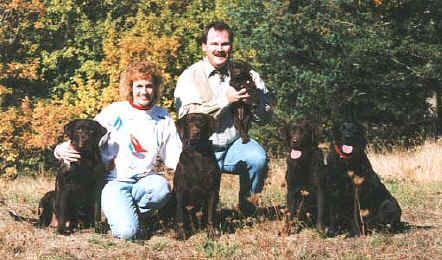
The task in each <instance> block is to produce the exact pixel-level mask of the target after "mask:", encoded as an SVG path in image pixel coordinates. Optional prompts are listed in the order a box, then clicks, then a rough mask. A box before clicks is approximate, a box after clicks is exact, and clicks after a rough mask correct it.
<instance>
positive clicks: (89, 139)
mask: <svg viewBox="0 0 442 260" xmlns="http://www.w3.org/2000/svg"><path fill="white" fill-rule="evenodd" d="M106 132H107V130H106V128H104V127H102V126H101V125H100V124H99V123H98V122H96V121H94V120H90V119H75V120H73V121H71V122H69V123H68V124H66V125H65V126H64V133H65V134H66V135H67V136H68V137H69V139H70V140H71V144H72V146H74V148H75V149H76V150H77V151H79V152H85V151H94V150H95V149H97V148H98V142H99V141H100V139H101V137H102V136H103V135H104V134H106Z"/></svg>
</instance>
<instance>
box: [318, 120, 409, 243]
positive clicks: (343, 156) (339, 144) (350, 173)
mask: <svg viewBox="0 0 442 260" xmlns="http://www.w3.org/2000/svg"><path fill="white" fill-rule="evenodd" d="M333 138H334V146H333V147H331V152H330V154H329V156H328V167H329V173H328V176H329V181H328V182H327V184H328V185H327V186H328V192H327V193H328V196H329V197H330V198H331V203H330V207H331V215H330V222H331V223H330V227H331V231H332V232H336V231H337V229H338V227H341V228H343V229H349V231H350V234H351V235H353V236H354V235H356V236H358V235H361V234H365V233H366V232H367V228H369V227H376V226H379V225H385V226H387V227H395V226H397V225H398V224H400V219H401V208H400V206H399V203H398V202H397V200H396V199H395V198H394V197H393V196H392V195H391V193H390V192H389V191H388V190H387V188H386V187H385V185H384V184H383V183H382V182H381V180H380V178H379V176H378V175H377V174H376V173H375V172H374V170H373V168H372V167H371V164H370V161H369V160H368V157H367V155H366V153H365V146H366V144H367V141H366V140H365V138H364V134H363V127H362V126H361V125H360V124H358V123H356V122H343V123H340V124H336V126H335V129H334V134H333ZM348 223H349V224H350V225H348Z"/></svg>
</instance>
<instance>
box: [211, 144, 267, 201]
mask: <svg viewBox="0 0 442 260" xmlns="http://www.w3.org/2000/svg"><path fill="white" fill-rule="evenodd" d="M215 157H216V159H217V160H218V165H219V167H220V169H221V172H228V173H237V172H236V165H237V164H238V162H240V161H243V162H245V163H246V164H247V168H248V170H249V172H248V175H243V176H240V178H239V179H240V192H239V193H240V194H239V196H240V199H242V198H245V197H248V196H250V192H252V193H259V192H261V191H262V188H263V186H264V180H265V178H266V177H267V171H268V161H269V160H268V157H267V154H266V151H265V150H264V148H262V146H261V145H260V144H258V142H256V141H255V140H253V139H250V141H249V142H248V143H246V144H243V143H242V140H241V138H238V139H237V140H236V141H235V142H233V144H231V145H230V146H229V147H228V148H227V149H226V150H221V151H215Z"/></svg>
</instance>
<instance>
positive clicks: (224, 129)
mask: <svg viewBox="0 0 442 260" xmlns="http://www.w3.org/2000/svg"><path fill="white" fill-rule="evenodd" d="M232 44H233V32H232V30H231V29H230V27H229V26H228V25H227V24H225V23H224V22H213V23H211V24H209V25H208V26H206V28H205V30H204V34H203V37H202V49H203V52H204V53H205V58H204V59H203V60H201V61H199V62H197V63H195V64H193V65H192V66H190V67H189V68H187V69H186V70H185V71H184V72H183V73H182V74H181V75H180V77H179V78H178V82H177V87H176V89H175V93H174V96H175V103H176V107H177V112H178V117H180V118H181V117H182V116H184V115H185V114H188V113H192V112H200V113H207V114H210V115H212V116H214V117H215V118H216V119H217V121H218V126H217V129H216V131H215V133H214V134H213V135H212V137H211V140H212V143H213V146H214V150H215V156H216V158H217V160H218V164H219V167H220V169H221V171H223V172H229V173H237V172H238V169H237V165H238V163H239V162H243V163H245V164H246V165H247V170H248V174H247V175H245V174H242V175H241V176H240V191H239V206H240V210H241V211H242V212H243V213H245V214H247V215H248V214H253V213H254V211H255V209H256V207H255V205H253V204H252V203H251V202H250V197H251V196H252V195H253V196H254V194H255V193H259V192H261V191H262V188H263V185H264V179H265V177H266V176H267V171H268V158H267V155H266V152H265V150H264V149H263V148H262V147H261V145H259V144H258V143H257V142H256V141H255V140H253V139H252V140H250V142H248V143H245V144H243V143H242V141H241V139H240V138H239V134H238V131H237V130H236V129H235V127H234V125H233V113H232V111H231V110H230V104H232V103H234V102H237V101H240V100H243V101H244V102H251V100H252V97H251V96H250V95H249V93H247V90H246V89H242V90H240V91H236V90H235V89H234V88H233V87H231V86H230V85H229V81H230V72H229V67H230V65H229V64H230V59H231V56H232V49H233V48H232ZM250 73H251V75H252V77H253V79H254V82H255V84H256V87H257V88H258V91H257V93H258V94H257V95H258V99H259V103H258V106H257V108H256V109H255V111H254V119H255V121H256V122H257V123H259V124H264V123H267V122H268V121H270V118H271V106H270V103H271V96H270V93H269V91H268V90H267V88H266V87H265V85H264V82H263V81H262V80H261V78H260V77H259V75H258V73H257V72H255V71H253V70H252V71H250Z"/></svg>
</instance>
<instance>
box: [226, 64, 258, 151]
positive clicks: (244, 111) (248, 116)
mask: <svg viewBox="0 0 442 260" xmlns="http://www.w3.org/2000/svg"><path fill="white" fill-rule="evenodd" d="M251 69H252V67H251V66H250V64H248V63H245V62H243V61H235V62H233V64H232V65H231V67H230V85H231V86H232V87H233V88H235V90H237V91H239V90H241V89H243V88H245V89H247V93H249V95H250V96H251V97H252V98H254V99H256V97H257V89H256V85H255V82H254V81H253V78H252V76H251V75H250V70H251ZM256 103H257V100H253V99H252V102H251V103H250V104H247V103H245V102H244V101H237V102H235V103H233V104H232V105H231V107H232V111H233V124H234V126H235V128H236V129H237V130H238V131H239V136H240V137H241V139H242V142H243V143H248V142H249V140H250V137H249V134H248V132H249V128H250V125H251V123H252V117H253V114H252V107H253V105H254V104H256Z"/></svg>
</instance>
